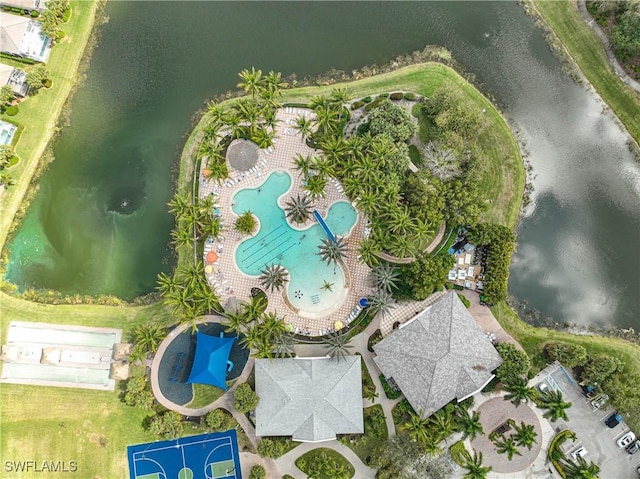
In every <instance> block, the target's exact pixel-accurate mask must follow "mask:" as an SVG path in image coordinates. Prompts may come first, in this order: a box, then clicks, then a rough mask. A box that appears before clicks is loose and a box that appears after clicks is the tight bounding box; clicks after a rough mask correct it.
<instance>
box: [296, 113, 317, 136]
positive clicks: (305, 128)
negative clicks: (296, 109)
mask: <svg viewBox="0 0 640 479" xmlns="http://www.w3.org/2000/svg"><path fill="white" fill-rule="evenodd" d="M312 126H313V122H312V121H311V120H310V119H309V118H307V117H306V116H299V117H298V118H296V124H295V126H294V128H295V129H296V130H297V131H298V133H300V135H302V139H303V140H306V139H307V138H308V137H309V135H311V133H312V132H313V130H312Z"/></svg>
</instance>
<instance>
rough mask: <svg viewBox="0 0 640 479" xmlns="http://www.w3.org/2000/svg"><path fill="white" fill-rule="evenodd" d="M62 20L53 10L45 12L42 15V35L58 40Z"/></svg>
mask: <svg viewBox="0 0 640 479" xmlns="http://www.w3.org/2000/svg"><path fill="white" fill-rule="evenodd" d="M59 24H60V19H59V18H58V17H57V16H56V14H55V12H54V11H52V10H49V9H47V10H45V11H44V12H42V13H41V14H40V25H42V33H43V34H45V35H46V36H48V37H49V38H56V37H57V36H58V35H59V34H60V27H59Z"/></svg>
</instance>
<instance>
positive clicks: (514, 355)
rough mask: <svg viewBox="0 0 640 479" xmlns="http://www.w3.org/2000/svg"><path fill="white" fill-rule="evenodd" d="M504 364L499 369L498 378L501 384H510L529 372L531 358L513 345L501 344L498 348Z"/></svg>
mask: <svg viewBox="0 0 640 479" xmlns="http://www.w3.org/2000/svg"><path fill="white" fill-rule="evenodd" d="M496 350H497V351H498V353H499V354H500V357H501V358H502V361H503V363H502V364H501V365H500V366H499V367H498V369H497V371H496V376H497V377H498V379H499V380H500V381H501V382H508V381H511V380H514V379H515V378H518V377H520V376H526V375H527V373H528V372H529V368H530V366H531V365H530V363H529V356H527V353H525V352H524V351H520V350H519V349H518V348H516V347H515V346H514V345H513V344H511V343H500V344H498V345H497V346H496Z"/></svg>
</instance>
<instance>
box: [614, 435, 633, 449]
mask: <svg viewBox="0 0 640 479" xmlns="http://www.w3.org/2000/svg"><path fill="white" fill-rule="evenodd" d="M635 438H636V435H635V434H634V433H633V432H631V431H629V432H628V433H626V434H625V435H623V436H622V437H621V438H620V439H618V440H617V441H616V442H617V443H618V447H627V446H628V445H629V444H631V443H632V442H633V441H634V440H635Z"/></svg>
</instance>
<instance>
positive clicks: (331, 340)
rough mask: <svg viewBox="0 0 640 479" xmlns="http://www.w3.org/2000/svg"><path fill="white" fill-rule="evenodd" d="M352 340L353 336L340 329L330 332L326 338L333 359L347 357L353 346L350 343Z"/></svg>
mask: <svg viewBox="0 0 640 479" xmlns="http://www.w3.org/2000/svg"><path fill="white" fill-rule="evenodd" d="M350 341H351V338H350V337H349V336H347V335H345V334H343V333H341V332H340V331H336V332H335V333H333V334H330V335H329V337H328V338H327V339H325V347H326V349H327V353H328V354H329V356H330V357H331V358H332V359H337V360H338V361H340V360H341V359H343V358H346V357H347V356H348V355H349V353H350V352H351V348H352V346H351V345H350V344H349V342H350Z"/></svg>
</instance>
